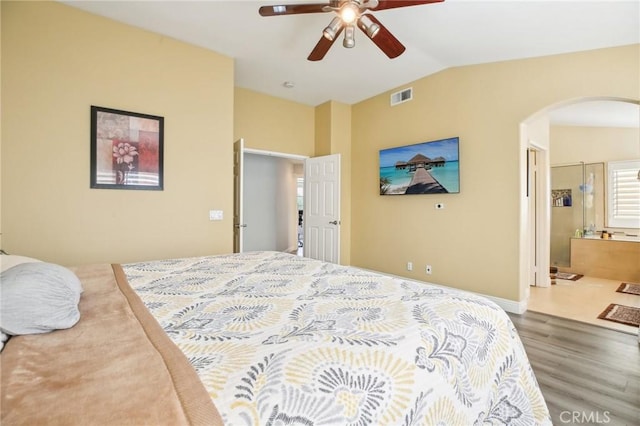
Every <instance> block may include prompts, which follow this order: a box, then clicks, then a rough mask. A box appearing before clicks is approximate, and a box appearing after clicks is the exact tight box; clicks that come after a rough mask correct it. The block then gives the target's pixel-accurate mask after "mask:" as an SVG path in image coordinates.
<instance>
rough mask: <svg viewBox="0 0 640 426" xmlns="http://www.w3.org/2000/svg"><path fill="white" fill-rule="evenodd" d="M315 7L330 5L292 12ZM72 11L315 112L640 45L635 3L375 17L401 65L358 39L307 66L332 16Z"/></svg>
mask: <svg viewBox="0 0 640 426" xmlns="http://www.w3.org/2000/svg"><path fill="white" fill-rule="evenodd" d="M314 1H315V2H319V3H323V2H324V1H321V0H320V1H318V0H311V1H304V0H302V1H301V0H285V1H284V3H286V4H292V3H312V2H314ZM64 3H66V4H68V5H70V6H73V7H77V8H80V9H83V10H85V11H88V12H91V13H95V14H98V15H102V16H105V17H109V18H112V19H114V20H116V21H120V22H124V23H127V24H130V25H133V26H136V27H140V28H144V29H147V30H150V31H153V32H156V33H160V34H165V35H167V36H170V37H173V38H176V39H178V40H182V41H185V42H188V43H191V44H195V45H198V46H202V47H205V48H207V49H211V50H213V51H216V52H219V53H222V54H224V55H227V56H230V57H232V58H234V60H235V84H236V86H238V87H244V88H248V89H251V90H255V91H258V92H262V93H266V94H270V95H273V96H277V97H280V98H284V99H289V100H292V101H296V102H300V103H304V104H307V105H311V106H315V105H319V104H321V103H323V102H325V101H327V100H336V101H339V102H343V103H347V104H353V103H356V102H359V101H362V100H364V99H367V98H369V97H371V96H374V95H376V94H379V93H381V92H384V91H386V90H389V89H391V88H394V87H398V86H401V85H404V84H406V83H408V82H410V81H413V80H416V79H419V78H422V77H425V76H427V75H430V74H433V73H435V72H438V71H441V70H443V69H447V68H450V67H456V66H461V65H468V64H479V63H487V62H494V61H503V60H511V59H517V58H527V57H536V56H544V55H552V54H560V53H566V52H574V51H581V50H591V49H598V48H605V47H611V46H620V45H627V44H633V43H640V19H639V17H640V2H639V1H637V0H631V1H616V0H604V1H563V0H555V1H540V0H522V1H513V0H498V1H482V0H475V1H472V0H445V1H444V2H442V3H434V4H429V5H420V6H412V7H405V8H397V9H389V10H381V11H377V12H374V14H375V16H376V17H377V18H378V20H380V21H381V22H382V23H383V24H384V25H385V26H386V28H387V29H388V30H389V31H391V32H392V33H393V34H394V35H395V36H396V37H397V38H398V40H399V41H400V42H402V43H403V44H404V45H405V46H406V51H405V52H404V53H403V54H402V55H401V56H400V57H398V58H396V59H389V58H387V57H386V56H385V55H384V54H383V53H382V52H381V51H380V50H379V49H378V48H377V47H376V46H375V45H374V44H373V43H372V41H371V40H369V39H368V38H367V37H366V36H365V35H364V34H363V33H362V32H360V31H357V32H356V46H355V47H354V48H351V49H346V48H344V47H342V42H341V40H340V41H339V42H336V43H334V45H333V47H332V48H331V49H330V50H329V52H328V53H327V55H326V57H325V58H324V59H323V60H322V61H319V62H310V61H308V60H307V56H308V55H309V53H310V52H311V50H312V49H313V47H314V46H315V45H316V43H317V42H318V40H319V38H320V37H321V34H322V30H323V29H324V28H325V27H326V26H327V24H328V23H329V21H330V20H331V19H332V18H333V16H334V14H333V12H328V13H315V14H304V15H289V16H275V17H261V16H260V15H259V14H258V8H259V7H260V6H263V5H273V4H278V3H277V2H275V1H243V0H241V1H238V0H235V1H222V0H214V1H64ZM327 3H328V1H327ZM285 82H290V83H292V85H293V87H291V88H287V87H285V86H284V83H285Z"/></svg>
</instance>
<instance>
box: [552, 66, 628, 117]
mask: <svg viewBox="0 0 640 426" xmlns="http://www.w3.org/2000/svg"><path fill="white" fill-rule="evenodd" d="M638 78H640V76H639V77H638ZM548 115H549V123H550V124H552V125H557V126H588V127H631V128H640V105H638V104H635V103H631V102H620V101H588V102H580V103H576V104H573V105H568V106H565V107H562V108H558V109H556V110H553V111H550V112H549V114H548Z"/></svg>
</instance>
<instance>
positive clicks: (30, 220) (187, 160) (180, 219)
mask: <svg viewBox="0 0 640 426" xmlns="http://www.w3.org/2000/svg"><path fill="white" fill-rule="evenodd" d="M2 54H3V57H2V124H3V126H2V231H3V240H2V244H3V248H4V249H5V250H7V251H9V252H11V253H15V254H22V255H27V256H35V257H39V258H42V259H44V260H48V261H52V262H59V263H62V264H82V263H92V262H129V261H136V260H141V259H153V258H165V257H174V256H190V255H201V254H211V253H222V252H229V251H231V250H232V201H233V174H232V167H233V165H232V158H233V157H232V155H233V154H232V141H233V96H234V93H233V61H232V60H231V59H230V58H227V57H224V56H221V55H219V54H216V53H213V52H211V51H208V50H205V49H201V48H198V47H194V46H190V45H187V44H184V43H181V42H178V41H175V40H173V39H170V38H167V37H164V36H160V35H157V34H153V33H150V32H146V31H143V30H139V29H136V28H133V27H131V26H127V25H123V24H119V23H116V22H114V21H111V20H108V19H104V18H100V17H97V16H94V15H90V14H87V13H85V12H82V11H79V10H77V9H75V8H71V7H68V6H65V5H62V4H60V3H56V2H6V1H3V2H2ZM91 105H98V106H103V107H110V108H116V109H123V110H128V111H136V112H142V113H147V114H152V115H160V116H163V117H164V119H165V135H164V136H165V139H164V141H165V148H164V149H165V151H164V154H165V162H164V182H165V188H164V191H125V190H103V189H90V188H89V140H90V139H89V137H90V136H89V108H90V106H91ZM209 209H220V210H223V212H224V214H225V218H224V220H223V221H221V222H210V221H209V220H208V210H209Z"/></svg>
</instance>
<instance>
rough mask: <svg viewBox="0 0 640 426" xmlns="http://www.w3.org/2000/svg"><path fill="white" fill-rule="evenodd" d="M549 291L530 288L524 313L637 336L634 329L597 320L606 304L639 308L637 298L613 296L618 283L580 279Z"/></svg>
mask: <svg viewBox="0 0 640 426" xmlns="http://www.w3.org/2000/svg"><path fill="white" fill-rule="evenodd" d="M556 283H557V284H556V285H552V286H551V287H547V288H544V287H530V289H531V294H530V296H529V305H528V309H529V310H531V311H534V312H540V313H543V314H548V315H554V316H557V317H562V318H569V319H573V320H576V321H581V322H586V323H589V324H595V325H599V326H602V327H606V328H611V329H614V330H620V331H624V332H627V333H632V334H638V327H632V326H629V325H625V324H619V323H616V322H612V321H607V320H602V319H598V315H599V314H600V313H601V312H602V311H603V310H604V309H605V308H606V307H607V306H609V304H610V303H617V304H619V305H626V306H633V307H636V308H640V296H637V295H633V294H625V293H617V292H616V289H617V288H618V287H619V286H620V284H621V283H622V281H613V280H606V279H603V278H593V277H586V276H585V277H582V278H580V279H579V280H577V281H569V280H560V279H557V280H556Z"/></svg>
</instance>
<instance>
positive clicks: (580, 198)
mask: <svg viewBox="0 0 640 426" xmlns="http://www.w3.org/2000/svg"><path fill="white" fill-rule="evenodd" d="M603 227H604V164H603V163H590V164H584V163H579V164H573V165H567V166H553V167H551V235H550V243H551V250H550V254H551V263H550V264H551V265H552V266H558V267H570V266H571V251H570V248H571V238H580V237H582V236H591V234H593V233H595V232H596V231H599V230H602V229H603Z"/></svg>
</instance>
